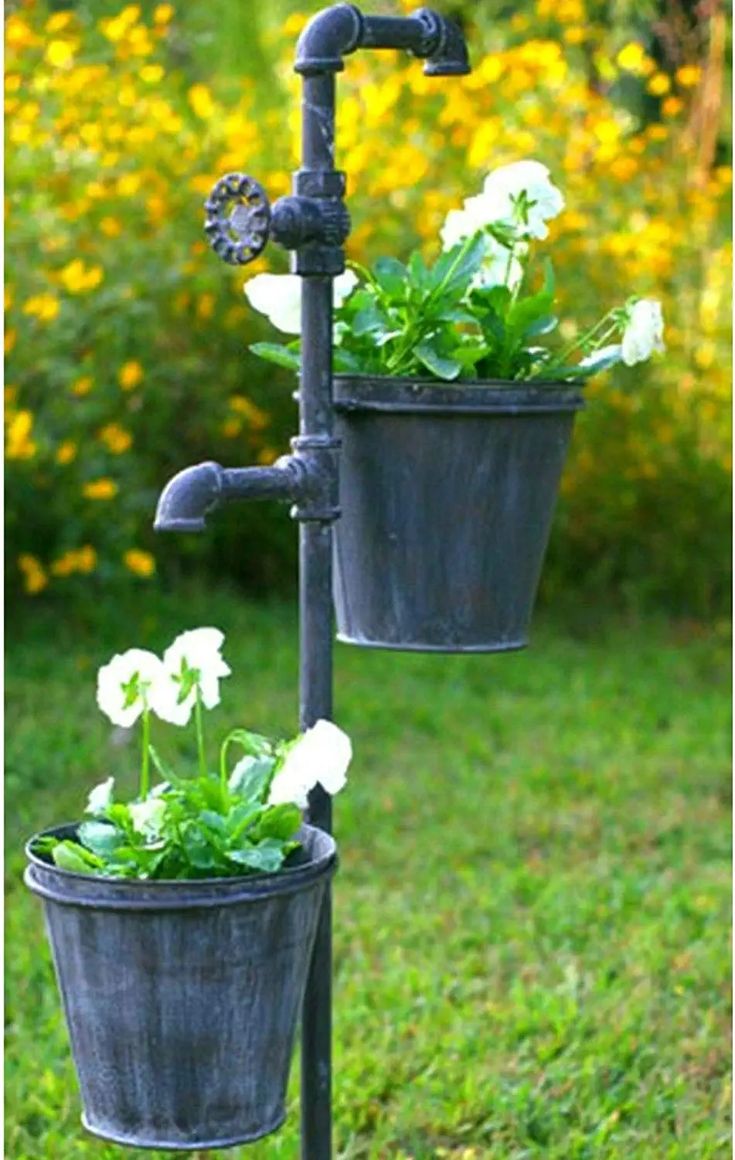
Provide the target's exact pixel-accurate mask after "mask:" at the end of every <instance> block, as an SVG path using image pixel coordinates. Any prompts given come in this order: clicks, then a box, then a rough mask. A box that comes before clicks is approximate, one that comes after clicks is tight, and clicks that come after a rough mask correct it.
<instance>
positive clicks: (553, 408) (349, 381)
mask: <svg viewBox="0 0 735 1160" xmlns="http://www.w3.org/2000/svg"><path fill="white" fill-rule="evenodd" d="M334 406H335V410H337V411H339V412H343V413H349V412H351V411H383V412H391V411H393V412H398V413H400V412H415V413H421V412H426V413H434V414H439V413H441V414H454V415H457V414H467V413H473V414H477V413H478V412H479V413H483V412H491V413H495V414H531V413H532V414H537V413H541V414H543V413H548V412H565V411H578V410H581V409H582V408H583V407H584V406H585V401H584V396H583V394H582V388H581V386H580V385H578V384H575V383H564V382H555V381H548V382H533V383H524V382H518V381H515V380H509V379H508V380H506V379H486V380H479V379H462V380H461V381H459V382H453V383H447V382H443V381H437V380H436V379H429V378H414V377H408V376H400V377H398V376H396V377H391V376H389V375H353V374H336V375H334Z"/></svg>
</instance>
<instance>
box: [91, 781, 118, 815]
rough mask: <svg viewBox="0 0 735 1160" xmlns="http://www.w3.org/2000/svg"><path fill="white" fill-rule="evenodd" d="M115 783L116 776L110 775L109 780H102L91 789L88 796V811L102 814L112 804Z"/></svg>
mask: <svg viewBox="0 0 735 1160" xmlns="http://www.w3.org/2000/svg"><path fill="white" fill-rule="evenodd" d="M114 784H115V779H114V777H108V778H107V781H101V782H100V784H99V785H96V786H95V787H94V789H93V790H91V791H90V794H89V797H88V798H87V806H86V811H85V812H86V813H88V814H100V813H102V811H103V810H106V809H107V807H108V806H109V805H111V804H112V789H113V786H114Z"/></svg>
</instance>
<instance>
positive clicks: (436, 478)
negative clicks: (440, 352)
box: [334, 376, 582, 652]
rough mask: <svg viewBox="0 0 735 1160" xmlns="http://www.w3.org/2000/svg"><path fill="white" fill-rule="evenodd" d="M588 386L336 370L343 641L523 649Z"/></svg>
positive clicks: (338, 595) (338, 600)
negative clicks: (443, 380) (448, 381)
mask: <svg viewBox="0 0 735 1160" xmlns="http://www.w3.org/2000/svg"><path fill="white" fill-rule="evenodd" d="M581 405H582V399H581V395H580V393H579V391H578V390H577V389H576V388H574V387H568V386H563V385H557V386H550V385H541V386H531V385H523V384H518V385H511V384H508V385H498V386H493V385H482V384H479V385H478V384H468V383H462V384H460V385H457V386H445V385H441V384H438V383H436V382H428V381H423V382H414V381H412V380H407V379H388V378H385V379H381V378H375V379H370V378H357V377H355V378H349V377H343V376H337V377H336V378H335V408H336V411H337V415H338V419H337V432H338V434H339V436H340V438H341V440H342V452H341V466H340V504H341V507H342V518H341V519H340V521H339V523H338V524H337V527H336V532H335V541H336V550H335V589H334V592H335V606H336V611H337V626H338V635H339V639H340V640H344V641H348V642H350V643H352V644H359V645H364V646H368V647H377V648H393V649H408V650H417V651H426V652H434V651H439V652H497V651H504V650H508V649H518V648H523V647H524V645H525V644H527V642H528V627H529V621H530V617H531V612H532V608H533V602H534V599H535V595H536V588H537V585H538V580H539V575H540V572H541V565H542V562H543V556H544V552H545V550H546V545H547V542H548V538H549V531H550V528H551V521H552V516H553V512H554V506H555V502H556V494H557V489H558V484H559V479H560V476H561V471H562V467H563V464H564V459H565V456H566V452H567V447H568V444H569V439H570V436H571V431H572V424H573V421H574V415H575V412H576V411H577V410H578V409H579V407H580V406H581Z"/></svg>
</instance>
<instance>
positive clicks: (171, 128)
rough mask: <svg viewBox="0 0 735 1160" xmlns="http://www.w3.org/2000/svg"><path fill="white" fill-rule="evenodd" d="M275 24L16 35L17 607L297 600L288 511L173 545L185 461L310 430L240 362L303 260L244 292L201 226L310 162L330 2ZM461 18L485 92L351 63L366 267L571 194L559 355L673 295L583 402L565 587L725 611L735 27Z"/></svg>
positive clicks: (202, 19) (12, 471)
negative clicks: (176, 477) (645, 350)
mask: <svg viewBox="0 0 735 1160" xmlns="http://www.w3.org/2000/svg"><path fill="white" fill-rule="evenodd" d="M252 7H253V6H250V5H243V6H242V10H240V6H233V5H229V6H227V5H221V6H220V7H219V8H217V7H216V6H214V5H213V6H211V8H210V7H208V6H204V5H200V4H195V3H192V4H190V5H188V6H183V5H181V6H172V5H169V4H158V5H154V4H146V5H144V6H137V5H129V6H127V7H125V8H121V7H119V6H118V5H115V4H112V3H107V2H105V3H98V4H91V3H90V4H86V5H85V4H80V5H79V6H77V7H75V8H74V9H71V10H68V11H67V10H55V9H53V8H50V7H48V6H46V5H45V4H42V3H40V2H38V0H32V2H27V3H23V4H20V5H17V6H15V8H13V9H12V10H11V11H10V14H9V15H8V17H7V20H6V79H5V88H6V102H7V118H6V132H7V137H8V140H7V182H6V215H7V218H6V238H7V249H6V254H7V257H6V332H5V348H6V395H5V397H6V414H5V430H6V519H7V531H6V562H7V584H8V591H9V594H10V596H11V599H13V600H15V599H17V600H26V599H41V600H45V599H47V598H48V597H53V596H54V594H56V593H58V594H60V595H63V596H65V597H75V598H76V597H77V596H78V597H79V598H81V599H83V600H88V599H93V598H94V593H95V591H96V589H97V588H98V586H99V585H101V584H102V585H105V586H106V587H111V586H114V585H122V584H130V583H135V584H141V583H143V582H146V583H149V584H150V583H156V581H157V579H160V578H164V579H166V578H167V577H168V578H175V577H176V576H178V575H181V574H185V573H187V572H189V571H190V570H192V569H196V570H202V569H205V570H208V571H209V572H210V573H212V574H222V573H224V574H226V575H227V576H229V577H231V578H234V579H236V580H237V581H239V582H242V583H243V584H245V585H246V586H247V587H248V588H249V589H250V590H251V591H256V592H258V591H264V590H272V589H273V588H276V587H285V586H288V585H290V584H292V583H293V580H294V576H295V541H296V534H295V529H294V527H293V525H292V524H291V522H290V520H289V519H288V516H287V514H286V512H285V510H280V509H274V508H273V507H272V506H271V505H262V506H259V505H251V506H248V507H247V508H246V507H240V508H238V509H237V510H230V511H229V512H227V513H224V514H223V515H222V516H218V517H217V519H216V520H214V521H212V522H211V528H210V531H209V532H208V534H207V535H206V536H205V537H202V538H200V539H196V538H192V539H185V538H179V537H176V538H156V537H154V534H153V532H152V530H151V520H152V513H153V510H154V507H155V501H156V498H157V495H158V492H159V490H160V488H161V486H162V485H163V483H165V481H166V480H167V479H168V478H169V477H170V475H171V474H173V473H174V472H175V471H176V470H178V469H180V468H181V467H184V466H186V465H187V464H189V463H191V462H195V461H197V460H200V459H205V458H211V459H217V460H219V461H220V462H222V463H223V464H226V465H233V466H234V465H241V464H243V463H251V462H263V463H267V462H270V461H271V460H272V459H273V458H275V457H276V456H277V455H278V454H281V453H282V452H283V451H284V450H285V449H286V448H287V444H288V438H289V436H290V435H291V434H292V433H293V432H294V430H295V425H296V408H295V404H294V402H293V399H292V391H293V388H294V384H293V382H292V381H291V379H290V376H289V375H287V374H286V373H285V372H284V373H280V372H277V371H274V370H273V368H272V367H269V366H266V365H265V364H262V363H260V362H259V361H258V360H257V359H256V358H255V357H254V356H252V355H250V354H249V353H248V351H247V347H248V345H249V344H250V343H251V342H253V341H255V340H256V339H258V338H265V337H272V334H271V333H270V332H269V329H268V327H267V326H266V325H265V324H264V323H263V322H262V321H261V320H259V319H258V318H256V317H255V316H254V315H253V313H252V312H251V311H250V310H249V308H248V306H247V303H246V300H245V298H244V295H243V294H242V283H243V281H244V278H245V277H247V276H250V275H251V274H252V273H255V272H257V271H258V270H262V269H266V268H270V269H275V270H285V269H286V265H287V263H286V257H285V255H283V254H281V253H279V252H277V251H276V250H275V248H273V247H271V249H270V250H269V252H268V254H267V256H266V257H265V258H264V259H260V260H259V262H258V263H257V264H255V265H253V266H251V267H249V268H248V270H247V271H246V272H245V273H243V272H242V271H237V272H232V271H229V270H227V269H226V268H225V267H224V266H222V265H221V263H220V262H219V261H218V260H217V259H216V258H215V257H214V256H213V255H212V254H211V252H210V251H209V250H208V248H207V246H206V244H205V241H204V239H203V234H202V230H201V223H202V211H201V203H202V201H203V199H204V197H205V196H206V194H207V192H208V190H209V188H210V186H211V185H212V184H213V182H214V181H215V180H216V178H217V177H218V176H219V175H220V174H222V173H224V172H227V171H230V170H233V169H241V170H244V171H246V172H250V173H252V174H253V175H254V176H256V177H258V178H259V179H260V180H261V181H262V182H263V184H264V185H265V186H266V188H267V189H268V192H269V194H270V196H271V198H272V199H275V198H276V197H278V196H280V195H282V194H284V193H286V192H287V191H288V189H289V186H290V171H291V170H292V169H293V168H295V166H296V164H297V152H296V149H297V136H296V135H297V129H298V103H297V102H298V85H297V83H296V81H295V78H293V77H292V76H291V74H290V59H291V54H292V49H293V42H294V40H295V37H296V35H297V33H298V30H299V28H300V27H301V25H302V24H303V22H304V20H305V18H306V17H307V16H308V15H310V14H311V13H312V12H314V11H316V10H317V9H318V8H319V7H321V5H320V4H318V3H313V4H312V3H310V4H307V5H304V11H295V10H294V6H293V5H288V4H283V3H282V4H274V5H269V6H268V12H267V13H264V12H262V11H260V10H259V11H258V12H257V13H256V14H253V13H252V11H249V12H248V13H245V12H244V9H246V8H247V9H249V10H250V9H252ZM258 7H259V6H258ZM379 7H380V9H381V10H383V11H389V10H398V7H399V6H396V5H391V4H381V5H379ZM407 7H413V5H408V6H407ZM460 7H461V6H460ZM464 7H465V10H466V12H469V13H470V17H469V22H468V34H469V38H470V43H471V49H472V57H473V63H474V72H473V73H472V74H471V75H470V76H469V77H467V78H463V79H461V80H452V81H451V82H446V81H444V82H437V81H430V80H428V79H427V78H425V77H424V76H423V74H422V72H421V69H420V66H418V65H417V64H416V63H415V62H411V61H410V60H408V59H406V58H403V57H398V56H397V55H394V54H380V55H379V56H377V55H370V54H363V55H362V56H360V55H358V56H355V57H354V58H351V59H350V60H349V62H348V68H347V69H346V71H345V73H344V74H342V75H341V76H340V80H339V92H340V107H339V149H338V164H339V165H340V166H341V167H342V168H344V169H345V170H346V171H347V173H348V179H349V195H350V209H351V212H352V216H353V222H354V231H353V234H352V236H351V239H350V242H349V254H350V256H352V257H354V258H357V259H360V260H371V259H374V258H376V257H377V256H379V255H380V254H382V253H394V254H396V255H397V256H399V257H402V256H405V254H406V253H407V252H408V251H409V250H410V249H411V248H412V247H413V246H414V245H415V244H423V245H425V246H426V248H427V251H429V252H430V251H431V248H432V245H434V239H435V238H436V235H437V231H438V228H439V225H440V224H441V221H442V219H443V216H444V214H445V213H446V211H447V210H448V209H449V208H451V207H452V206H453V205H457V204H458V202H459V200H460V199H461V198H462V197H463V196H467V195H468V194H470V193H474V192H476V191H477V190H478V188H479V187H480V185H481V183H482V179H483V177H484V175H485V173H486V172H488V170H489V169H491V168H493V167H494V166H495V165H498V164H503V163H505V162H507V161H512V160H517V159H520V158H523V157H535V158H538V159H539V160H542V161H544V162H545V163H546V164H548V165H549V166H550V168H551V170H552V174H553V176H554V178H555V180H556V181H557V183H558V184H559V185H560V186H561V188H562V189H563V190H564V192H565V195H566V198H567V212H566V213H565V214H564V215H563V216H562V217H561V218H560V219H559V220H558V223H556V225H555V228H554V231H553V233H552V236H551V239H550V245H551V247H552V251H553V254H554V259H555V264H556V266H557V269H558V281H559V283H560V287H561V289H562V291H563V295H564V305H565V317H566V319H567V322H566V326H567V330H568V333H570V334H571V333H573V328H574V326H584V325H585V324H586V323H589V321H591V320H594V318H595V317H597V316H598V315H599V314H600V313H601V312H602V311H603V310H604V309H606V308H607V307H608V306H610V305H613V304H614V303H619V302H621V301H624V300H625V298H626V297H627V296H628V295H629V294H630V293H633V292H637V293H640V294H645V295H650V296H655V297H658V298H661V299H662V301H663V303H664V313H665V317H666V321H667V330H666V340H667V346H668V351H667V354H666V356H665V357H664V358H663V359H662V360H661V361H660V362H658V363H656V365H654V366H652V367H650V368H645V369H642V368H636V369H635V370H634V371H628V370H622V371H620V372H619V373H616V374H614V375H610V376H606V377H603V378H601V379H600V380H599V381H598V382H597V383H595V384H594V385H593V386H591V387H590V388H589V391H588V396H589V398H588V402H589V405H588V408H587V410H586V412H585V413H584V414H583V415H582V417H581V418H580V420H579V422H578V426H577V430H576V434H575V439H574V444H573V450H572V453H571V457H570V462H569V465H568V469H567V472H566V475H565V479H564V483H563V488H562V499H561V504H560V509H559V514H558V518H557V522H556V525H555V530H554V534H553V538H552V546H551V550H550V555H549V559H548V562H547V567H546V573H545V591H546V593H547V595H549V596H552V595H553V596H554V597H558V596H559V595H560V594H562V593H566V592H568V591H570V590H571V591H575V592H576V591H579V590H580V589H582V590H590V591H595V592H599V593H604V594H608V593H610V594H612V595H614V596H616V597H620V596H623V597H624V598H626V599H627V600H634V601H637V602H642V603H647V602H656V603H658V604H661V605H663V606H664V607H666V608H669V609H672V610H676V611H684V612H688V613H691V614H697V615H707V614H711V613H713V612H715V611H718V610H720V609H722V608H723V607H724V606H725V602H726V600H727V593H728V591H729V580H728V561H729V551H728V548H727V544H728V538H729V527H730V515H729V482H728V481H729V473H730V467H731V462H730V451H729V447H730V442H729V381H730V370H729V367H730V327H729V305H728V287H729V281H730V275H729V270H730V255H731V250H730V244H729V233H728V223H729V200H730V188H731V180H732V170H731V169H730V167H729V163H728V156H727V141H728V138H729V129H728V127H727V126H726V125H725V124H724V121H723V119H722V117H721V112H720V110H721V105H722V103H723V93H724V91H725V89H726V83H725V79H724V76H723V67H724V66H723V59H724V56H725V48H726V41H727V38H728V35H729V33H728V30H727V27H726V25H725V24H724V21H725V17H724V14H720V13H719V12H715V14H714V15H712V16H711V17H709V18H707V19H706V20H703V21H702V22H701V24H700V25H697V24H696V22H695V23H693V24H692V25H691V27H687V28H686V29H684V30H683V31H681V32H680V34H679V36H678V40H677V39H676V38H674V40H673V41H672V43H673V45H674V47H673V48H671V47H669V49H668V50H667V51H664V49H663V48H662V42H661V39H660V37H659V38H658V39H657V38H656V37H655V36H654V34H653V31H652V30H653V28H654V25H655V19H656V11H655V8H654V7H652V8H651V11H650V12H646V13H645V14H641V13H640V12H639V14H638V16H636V15H635V14H633V13H632V12H631V13H628V12H627V10H622V9H621V15H620V18H619V20H618V22H617V23H616V24H614V25H611V24H610V23H609V21H608V22H607V23H605V22H604V20H603V18H602V16H601V15H600V11H598V9H597V8H596V6H595V5H594V4H588V3H586V2H585V0H561V2H560V3H554V4H553V5H552V4H551V3H550V2H549V0H536V3H534V4H528V3H527V4H525V5H523V6H522V7H521V8H520V9H514V10H513V12H512V13H511V12H510V11H508V12H506V13H502V12H500V10H498V12H496V11H495V10H493V12H492V13H491V12H490V9H489V8H488V7H487V6H485V5H476V6H464ZM236 8H237V9H238V10H237V11H235V9H236ZM491 17H492V19H491ZM250 20H252V24H251V23H250ZM713 125H714V131H713Z"/></svg>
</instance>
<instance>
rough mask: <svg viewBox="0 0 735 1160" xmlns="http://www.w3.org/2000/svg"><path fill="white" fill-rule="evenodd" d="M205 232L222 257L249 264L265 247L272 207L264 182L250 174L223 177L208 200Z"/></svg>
mask: <svg viewBox="0 0 735 1160" xmlns="http://www.w3.org/2000/svg"><path fill="white" fill-rule="evenodd" d="M204 208H205V210H206V211H207V218H206V221H205V223H204V232H205V233H206V235H207V237H208V238H209V244H210V245H211V247H212V249H213V250H214V252H215V254H217V255H218V257H220V258H222V260H223V261H224V262H229V264H230V265H231V266H245V265H247V263H248V262H252V261H254V260H255V258H257V257H258V254H260V253H261V252H262V250H263V249H264V248H265V244H266V242H267V241H268V237H269V235H270V229H271V207H270V202H269V201H268V196H267V194H266V192H265V190H264V189H263V187H262V185H261V184H260V183H259V182H257V181H256V180H255V179H254V178H252V177H248V175H247V174H246V173H227V174H226V175H225V176H224V177H221V178H220V179H219V181H218V182H217V184H216V185H215V186H214V188H213V190H212V192H211V193H210V195H209V197H208V198H207V200H206V201H205V203H204Z"/></svg>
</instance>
